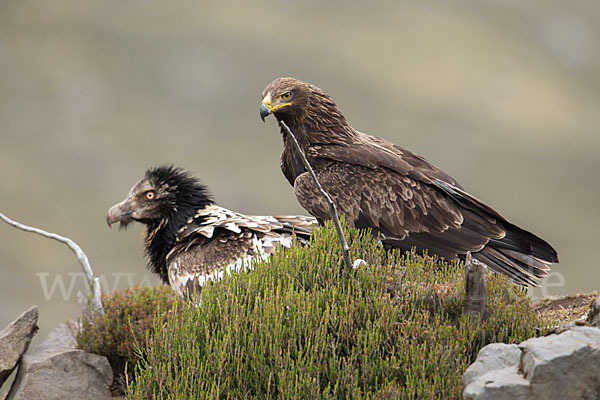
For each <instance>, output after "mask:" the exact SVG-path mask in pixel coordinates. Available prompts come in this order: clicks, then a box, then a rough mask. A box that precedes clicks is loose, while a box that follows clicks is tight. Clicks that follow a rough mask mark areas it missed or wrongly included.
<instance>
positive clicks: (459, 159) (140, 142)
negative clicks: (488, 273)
mask: <svg viewBox="0 0 600 400" xmlns="http://www.w3.org/2000/svg"><path fill="white" fill-rule="evenodd" d="M374 4H375V3H369V4H368V5H367V4H366V2H359V1H355V2H346V1H344V2H342V1H331V2H321V1H261V0H255V1H252V2H245V1H237V2H235V1H232V2H196V1H180V0H177V1H169V2H165V1H156V0H144V1H138V0H125V1H124V0H119V1H116V0H104V1H90V0H53V1H51V2H50V1H43V0H18V1H17V0H3V1H1V2H0V187H1V189H0V193H1V195H0V212H3V213H5V214H6V215H8V216H10V217H12V218H14V219H16V220H18V221H20V222H23V223H26V224H30V225H33V226H37V227H40V228H42V229H46V230H50V231H53V232H56V233H59V234H62V235H65V236H68V237H70V238H72V239H73V240H75V241H76V242H77V243H78V244H79V245H80V246H81V247H82V248H83V249H84V251H86V253H87V255H88V256H89V258H90V262H91V264H92V267H93V268H94V271H95V272H96V273H97V274H100V275H101V276H102V277H103V280H104V282H105V284H106V287H105V289H106V288H108V289H112V288H113V287H116V288H125V287H127V286H128V285H129V283H130V282H138V283H145V284H148V283H158V280H156V279H155V278H154V277H153V276H151V275H150V274H149V273H147V271H146V267H145V266H146V261H145V259H144V258H143V251H142V245H141V242H140V232H141V227H140V226H131V228H129V230H128V231H119V230H118V229H112V230H110V229H108V227H107V226H106V222H105V215H106V211H107V210H108V208H109V207H110V206H111V205H113V204H114V203H116V202H118V201H120V200H122V199H123V198H124V197H125V196H126V194H127V192H128V191H129V189H130V187H131V186H132V185H133V184H134V183H135V182H136V181H137V180H138V179H140V178H141V176H142V175H143V173H144V171H145V169H146V168H147V167H149V166H153V165H157V164H162V163H176V164H179V165H181V166H183V167H185V168H187V169H190V170H191V171H193V172H194V173H195V174H197V175H198V176H199V177H201V178H202V180H203V181H204V182H205V183H206V184H207V185H208V186H209V187H210V188H211V189H212V191H213V193H214V195H215V197H216V199H217V201H218V202H219V203H220V204H221V205H222V206H225V207H228V208H231V209H234V210H237V211H240V212H243V213H248V214H274V213H304V210H303V209H302V208H301V207H300V206H299V205H298V203H297V202H296V199H295V197H294V195H293V192H292V188H291V187H289V185H288V183H287V182H286V181H285V179H284V177H283V175H282V174H281V171H280V170H279V154H280V151H281V138H280V135H279V130H278V128H277V126H276V121H275V119H273V118H269V119H267V121H266V123H262V122H261V120H260V118H259V115H258V109H259V105H260V93H261V91H262V89H263V88H264V87H265V86H266V85H267V84H268V83H269V82H271V81H272V80H273V79H275V78H277V77H280V76H293V77H296V78H300V79H303V80H306V81H309V82H311V83H314V84H316V85H317V86H319V87H321V88H323V89H324V90H325V91H326V92H328V93H329V94H330V95H331V96H332V97H333V98H334V99H335V100H336V102H337V104H338V105H339V106H340V108H341V110H342V111H343V112H344V113H345V115H346V116H347V118H348V119H349V121H350V122H351V124H352V125H353V126H354V127H355V128H357V129H359V130H362V131H364V132H368V133H372V134H375V135H377V136H381V137H384V138H386V139H388V140H391V141H392V142H394V143H397V144H399V145H402V146H404V147H407V148H409V149H411V150H413V151H415V152H417V153H420V154H422V155H423V156H425V157H426V158H428V159H429V160H430V161H432V162H433V163H434V164H436V165H437V166H438V167H440V168H442V169H444V170H445V171H446V172H448V173H449V174H451V175H453V176H454V177H456V178H457V179H458V180H459V181H460V182H461V184H462V185H463V186H464V187H465V188H467V190H469V191H470V192H471V193H472V194H473V195H475V196H477V197H479V198H480V199H482V200H483V201H485V202H486V203H488V204H490V205H492V206H493V207H494V208H496V209H497V210H499V211H500V212H501V213H502V214H503V215H505V216H506V217H507V218H508V219H509V220H511V221H512V222H514V223H516V224H518V225H520V226H522V227H524V228H526V229H528V230H531V231H533V232H535V233H536V234H538V235H540V236H541V237H543V238H544V239H546V240H548V241H549V242H550V243H551V244H552V245H554V246H555V247H556V249H557V250H558V252H559V255H560V259H561V263H560V264H559V265H557V266H555V267H554V268H553V271H554V272H555V274H553V275H551V276H550V278H549V279H548V280H547V282H545V286H544V287H543V288H542V289H537V290H534V291H532V292H531V295H532V296H533V297H535V298H539V297H541V296H547V295H559V294H564V293H574V292H577V291H592V290H595V289H599V288H600V269H599V268H598V266H597V264H596V260H595V257H593V253H594V251H595V250H596V249H597V246H598V245H599V244H600V243H599V239H600V234H599V229H598V223H599V222H600V213H599V209H600V206H599V205H598V200H597V198H598V196H599V195H600V183H599V178H598V174H599V173H600V156H599V155H598V153H599V150H600V135H599V133H600V3H598V2H596V1H575V2H564V1H562V0H544V1H541V0H538V1H529V2H523V1H517V0H503V1H480V0H473V1H458V2H452V4H449V3H445V2H437V1H421V2H397V1H389V2H384V1H382V2H377V3H376V5H374ZM80 272H81V268H80V266H79V264H78V263H77V260H76V259H75V257H74V255H73V254H72V253H71V252H70V251H69V250H68V249H67V248H66V247H65V246H64V245H62V244H59V243H56V242H54V241H51V240H48V239H44V238H41V237H38V236H35V235H33V234H29V233H25V232H21V231H19V230H16V229H14V228H12V227H10V226H8V225H6V224H3V223H0V274H1V278H0V329H1V328H3V327H4V326H6V325H7V324H8V323H9V322H10V321H12V320H13V319H14V318H15V317H16V316H17V315H18V314H20V313H21V312H22V311H24V310H25V309H26V308H28V307H29V306H31V305H33V304H38V305H39V306H40V321H39V325H40V327H41V331H40V332H39V333H38V335H37V338H36V339H35V340H36V341H39V340H41V339H43V338H44V337H45V336H46V334H47V333H48V331H49V330H50V329H52V328H53V327H54V326H55V325H56V324H57V323H59V322H61V321H64V320H65V319H67V318H75V317H77V316H78V314H79V308H78V305H77V300H76V295H75V294H76V292H77V291H79V290H85V285H84V281H83V277H82V276H81V275H69V274H79V273H80ZM128 281H129V282H128ZM61 283H62V284H63V285H64V286H63V287H61Z"/></svg>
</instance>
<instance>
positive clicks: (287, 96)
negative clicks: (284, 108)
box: [281, 92, 292, 100]
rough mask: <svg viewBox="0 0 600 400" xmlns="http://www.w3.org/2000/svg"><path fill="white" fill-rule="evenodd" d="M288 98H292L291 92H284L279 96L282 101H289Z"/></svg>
mask: <svg viewBox="0 0 600 400" xmlns="http://www.w3.org/2000/svg"><path fill="white" fill-rule="evenodd" d="M290 97H292V92H285V93H284V94H282V95H281V98H282V99H283V100H287V99H289V98H290Z"/></svg>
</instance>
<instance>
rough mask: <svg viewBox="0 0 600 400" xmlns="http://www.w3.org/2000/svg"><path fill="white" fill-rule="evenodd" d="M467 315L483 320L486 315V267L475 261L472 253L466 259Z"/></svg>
mask: <svg viewBox="0 0 600 400" xmlns="http://www.w3.org/2000/svg"><path fill="white" fill-rule="evenodd" d="M465 292H466V294H465V313H467V314H469V315H471V316H472V317H473V318H483V316H484V313H485V299H486V288H485V265H483V264H481V263H479V262H477V261H476V260H475V261H473V259H472V257H471V252H468V253H467V256H466V257H465Z"/></svg>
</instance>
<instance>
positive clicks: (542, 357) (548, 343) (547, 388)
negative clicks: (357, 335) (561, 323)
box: [519, 326, 600, 399]
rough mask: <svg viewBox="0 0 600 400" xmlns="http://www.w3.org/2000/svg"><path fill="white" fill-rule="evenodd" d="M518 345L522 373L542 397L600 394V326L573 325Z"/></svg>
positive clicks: (578, 396)
mask: <svg viewBox="0 0 600 400" xmlns="http://www.w3.org/2000/svg"><path fill="white" fill-rule="evenodd" d="M519 347H521V348H522V349H523V354H522V356H521V366H522V369H523V375H524V376H525V378H526V379H527V380H528V381H529V384H530V385H531V386H532V387H534V389H535V392H536V393H540V394H544V397H543V398H546V399H550V398H558V397H557V394H558V393H560V395H561V396H560V398H562V399H597V398H599V397H600V329H598V328H593V327H586V326H583V327H576V328H573V329H570V330H568V331H565V332H563V333H561V334H560V335H550V336H546V337H541V338H533V339H529V340H526V341H524V342H523V343H521V344H520V345H519ZM552 396H554V397H552ZM540 398H541V397H540Z"/></svg>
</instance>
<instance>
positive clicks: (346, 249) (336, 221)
mask: <svg viewBox="0 0 600 400" xmlns="http://www.w3.org/2000/svg"><path fill="white" fill-rule="evenodd" d="M279 124H280V125H281V126H282V127H283V129H285V130H286V132H287V133H288V135H290V137H291V138H292V141H293V142H294V145H295V146H296V150H298V153H300V158H301V159H302V163H303V164H304V166H305V167H306V169H307V170H308V172H309V173H310V175H311V176H312V178H313V180H314V181H315V184H316V185H317V188H318V189H319V191H320V192H321V194H322V195H323V196H325V198H326V199H327V204H328V205H329V215H330V217H331V220H332V221H333V226H335V231H336V232H337V236H338V240H339V241H340V244H341V246H342V255H343V256H344V264H345V265H346V268H347V269H348V270H349V271H351V270H352V267H353V264H352V258H351V257H350V246H348V242H347V241H346V236H345V235H344V231H343V230H342V224H341V223H340V217H339V216H338V212H337V208H336V207H335V203H334V202H333V200H332V199H331V197H330V196H329V194H328V193H327V192H326V191H325V189H323V186H321V183H320V182H319V179H317V174H315V171H314V170H313V169H312V167H311V165H310V163H309V162H308V159H307V158H306V155H305V154H304V151H302V148H301V147H300V143H298V139H296V136H294V134H293V133H292V131H291V130H290V128H289V127H288V126H287V125H286V123H285V122H283V120H281V121H279Z"/></svg>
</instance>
